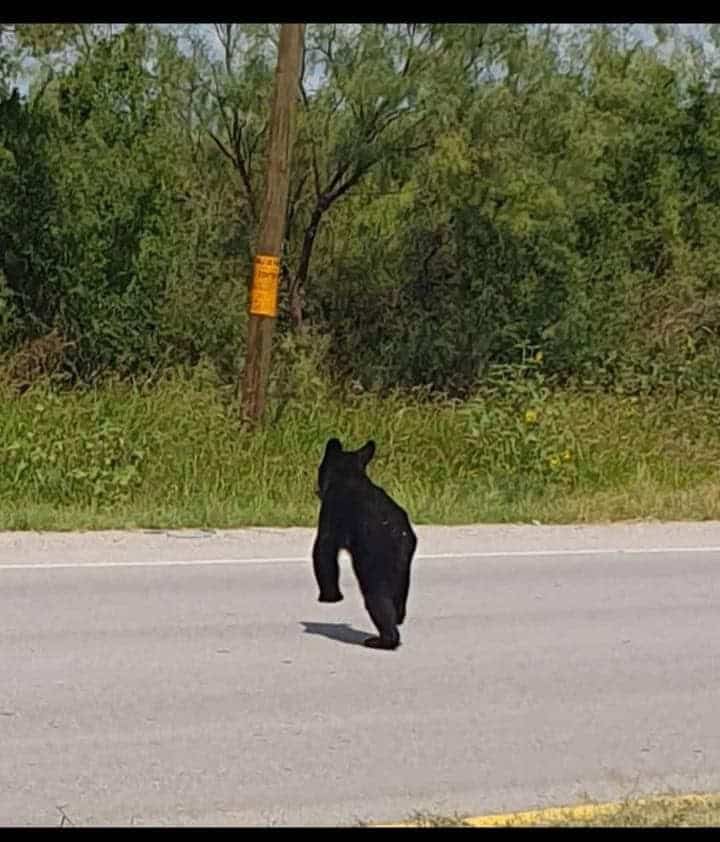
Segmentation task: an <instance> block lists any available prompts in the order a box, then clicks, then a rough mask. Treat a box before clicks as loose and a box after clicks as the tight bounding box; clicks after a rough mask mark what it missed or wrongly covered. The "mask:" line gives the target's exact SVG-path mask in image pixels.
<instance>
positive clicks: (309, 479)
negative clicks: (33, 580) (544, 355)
mask: <svg viewBox="0 0 720 842" xmlns="http://www.w3.org/2000/svg"><path fill="white" fill-rule="evenodd" d="M293 377H294V383H295V385H294V387H293V389H294V390H293V392H292V393H291V394H287V393H285V394H284V396H281V390H278V389H275V391H274V397H273V399H272V400H271V402H270V406H269V411H268V413H267V418H266V421H265V424H264V425H263V427H262V428H261V429H259V430H256V431H254V432H253V431H250V430H248V429H246V428H245V427H244V426H243V425H242V423H241V422H240V420H239V418H238V413H237V408H236V406H235V405H234V403H233V400H232V390H231V389H230V388H229V387H223V386H221V385H220V384H219V383H218V382H217V381H216V380H215V378H214V376H213V375H212V372H211V371H210V370H208V369H204V368H202V367H200V368H198V369H195V370H194V371H193V372H191V373H185V374H183V373H176V374H174V375H173V376H168V377H166V378H165V379H163V380H161V381H160V382H156V383H154V384H153V385H145V386H131V385H128V384H122V383H119V382H115V383H107V384H105V385H103V386H102V387H98V388H96V389H93V390H85V391H65V392H62V391H61V392H58V391H56V390H53V389H52V388H50V387H49V386H47V385H41V384H38V385H35V386H33V387H32V388H30V389H29V390H28V391H26V392H25V393H24V394H22V395H21V396H17V395H15V394H12V393H11V392H10V391H9V390H6V391H5V393H4V394H3V395H2V396H0V397H1V399H0V528H3V529H75V528H115V527H117V528H122V527H141V526H142V527H168V528H170V527H173V528H179V527H197V526H207V527H216V528H228V527H237V526H244V525H257V526H288V525H312V524H313V523H314V522H315V518H316V514H317V499H316V497H315V495H314V493H313V489H314V483H315V473H316V469H317V464H318V461H319V459H320V457H321V455H322V451H323V448H324V444H325V442H326V440H327V439H328V438H329V437H330V436H338V437H340V439H341V440H342V441H343V443H344V444H346V445H347V446H352V447H357V446H359V445H361V444H363V443H364V442H365V441H366V440H367V439H369V438H373V439H375V441H376V442H377V445H378V449H377V454H376V457H375V459H374V461H373V462H372V463H371V465H370V469H369V470H370V475H371V477H372V478H373V479H374V480H376V481H377V482H379V483H380V484H382V485H383V486H385V487H386V488H387V490H388V491H389V492H390V493H391V494H393V495H394V496H395V497H396V498H397V499H398V500H399V501H400V502H401V503H402V504H403V505H405V506H406V507H407V508H408V510H409V511H410V513H411V516H412V517H413V519H414V520H415V522H417V523H445V524H452V523H471V522H527V521H540V522H545V523H551V522H556V523H560V522H572V521H575V522H597V521H608V520H617V519H633V518H673V519H707V518H717V517H720V478H719V476H718V465H720V423H719V422H720V406H718V404H717V402H716V401H714V400H711V399H705V398H703V397H702V396H697V395H695V396H692V395H688V396H681V397H678V396H677V395H674V396H672V397H671V396H668V397H649V396H647V397H638V396H635V397H627V396H620V395H613V394H610V395H608V394H599V393H590V394H583V393H581V392H578V391H572V390H567V389H566V390H557V389H555V390H553V389H549V388H547V387H546V386H544V385H543V383H542V380H541V379H537V378H535V379H527V378H515V379H513V377H511V376H509V375H508V376H507V377H504V378H499V379H498V381H497V383H496V385H495V386H492V385H491V386H490V387H488V388H486V389H484V391H483V392H482V393H479V394H477V395H476V396H475V397H474V398H472V399H470V400H467V401H464V402H458V401H449V400H442V399H438V398H431V397H429V396H427V395H418V394H417V393H414V394H399V393H396V394H387V395H384V396H380V395H377V394H373V393H367V392H362V391H355V392H353V391H352V390H350V392H349V393H348V392H347V391H346V393H345V394H344V395H340V394H339V393H338V392H336V391H334V390H333V389H332V388H331V387H329V386H328V385H327V384H326V383H325V382H324V381H323V380H322V379H321V378H320V377H319V376H318V375H317V373H316V370H315V369H314V368H312V367H308V366H306V367H305V368H304V369H303V368H301V369H300V370H295V371H294V373H293Z"/></svg>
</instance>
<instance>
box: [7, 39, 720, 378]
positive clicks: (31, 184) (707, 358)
mask: <svg viewBox="0 0 720 842" xmlns="http://www.w3.org/2000/svg"><path fill="white" fill-rule="evenodd" d="M207 29H208V28H207V27H205V28H204V29H203V28H202V27H189V28H187V29H186V30H180V29H178V28H174V29H173V28H168V27H159V26H140V25H133V26H127V27H124V28H123V27H115V28H112V27H107V26H90V25H83V26H79V25H63V26H60V25H49V26H38V25H34V26H24V27H17V31H15V32H9V31H0V347H1V348H2V349H3V350H4V351H5V352H6V354H8V362H7V367H8V371H11V373H12V376H13V377H15V379H19V380H20V381H22V382H25V381H26V380H27V381H31V380H32V378H33V376H34V375H33V371H35V372H36V373H37V372H40V373H47V372H48V371H50V370H52V371H54V372H55V373H56V375H58V376H61V375H62V376H65V377H66V378H68V379H70V380H71V381H72V382H81V383H82V382H85V383H87V382H91V381H93V380H94V379H96V378H97V377H98V376H101V375H102V376H106V375H107V374H108V373H116V374H120V375H121V376H140V377H143V378H146V377H148V376H150V375H156V374H157V372H159V371H161V370H163V369H164V368H166V367H168V366H173V365H178V364H189V365H195V364H197V363H198V362H199V361H201V360H205V361H209V362H210V363H211V364H212V365H213V366H214V367H215V368H216V371H217V372H218V375H219V376H220V378H221V380H223V381H225V382H229V381H230V380H231V379H233V377H234V376H235V375H236V373H237V372H236V369H237V365H238V362H239V360H240V359H241V356H242V354H241V352H242V349H243V340H244V330H245V324H246V318H245V301H246V282H247V278H248V275H249V266H250V255H251V253H252V245H253V241H254V236H255V230H256V226H257V221H258V220H257V216H258V205H259V203H260V196H261V191H262V181H263V172H264V162H263V155H264V144H265V138H266V121H267V113H268V103H269V95H270V91H271V86H272V77H273V71H274V64H275V46H274V45H275V42H276V35H277V28H276V27H274V26H259V25H237V24H236V25H218V27H216V29H215V48H214V49H211V48H210V47H209V41H208V40H207V38H203V37H201V36H203V32H205V30H207ZM210 31H211V32H212V30H210ZM207 34H208V32H205V35H207ZM659 34H661V35H663V38H661V39H660V40H659V41H656V42H652V39H651V40H649V41H639V40H638V39H637V38H634V37H631V36H632V28H630V27H608V26H594V27H585V28H578V27H575V28H567V27H566V28H555V27H552V26H535V27H529V26H524V25H519V24H514V25H487V24H473V25H440V24H432V25H419V24H417V25H415V24H412V25H402V26H401V25H392V26H390V25H386V26H383V25H375V24H372V25H371V24H365V25H353V26H349V25H329V24H314V25H310V26H308V27H307V32H306V54H305V62H304V77H303V86H302V91H301V92H300V97H301V101H300V107H299V113H298V119H297V141H296V146H295V151H294V159H293V171H292V184H291V197H290V207H289V213H288V222H289V225H288V235H287V242H286V248H285V252H284V261H283V292H282V302H281V305H282V313H281V319H280V324H279V328H280V331H281V334H282V335H283V336H284V337H285V339H284V340H283V342H284V345H283V346H282V347H283V348H284V349H285V350H284V352H282V351H281V353H280V355H279V356H278V357H277V365H278V366H283V365H285V363H286V362H287V360H288V359H290V358H292V356H293V355H294V354H299V353H302V349H303V347H307V346H308V344H310V345H318V344H319V346H321V347H322V348H325V349H326V351H327V353H326V354H325V356H324V360H323V365H324V366H325V368H326V373H327V374H328V375H332V376H333V377H335V378H336V379H337V380H340V381H343V382H346V383H360V384H362V385H363V386H364V387H373V386H379V387H391V388H392V387H415V386H430V387H432V388H434V389H439V390H441V391H445V392H449V393H455V394H463V393H467V392H468V391H470V390H473V389H475V388H476V387H477V386H478V384H482V383H486V382H490V381H492V380H493V378H497V373H498V371H502V370H503V369H502V368H500V369H498V368H497V367H498V366H507V365H513V366H517V365H521V364H523V363H524V362H527V361H528V360H530V359H532V358H534V356H535V355H536V354H537V353H538V352H540V353H541V354H542V359H543V364H542V371H543V373H544V376H545V377H547V378H550V379H551V380H552V379H553V378H555V379H556V380H557V381H558V382H564V383H566V384H567V383H571V384H572V383H577V384H581V385H587V386H590V387H613V388H615V389H622V390H624V391H629V392H643V391H649V390H652V389H655V388H656V387H671V389H672V390H673V391H674V392H679V391H681V390H682V389H684V388H687V387H690V388H691V389H693V390H694V389H697V388H701V389H702V390H703V391H706V392H707V391H708V390H711V389H714V388H716V386H717V382H718V378H717V377H716V370H717V365H718V362H720V344H719V343H718V335H719V331H720V238H718V236H717V231H718V230H720V157H719V155H720V98H719V96H718V93H717V91H716V70H715V67H714V66H713V62H712V61H711V60H710V59H709V58H708V55H709V53H706V52H705V51H703V50H702V49H701V48H700V47H699V46H698V45H697V44H696V43H693V42H689V41H682V40H675V41H673V39H669V40H667V36H668V34H672V33H668V32H665V33H659ZM706 34H707V37H708V38H710V37H711V36H712V35H713V32H712V31H711V28H708V30H707V33H706ZM28 56H34V57H35V60H36V70H35V76H36V79H35V81H34V83H33V85H32V86H31V89H30V93H29V94H28V96H26V97H20V96H18V95H17V93H16V92H13V90H12V85H11V80H12V78H13V74H16V73H17V71H18V67H19V66H20V65H19V64H18V62H21V61H22V59H23V58H27V57H28ZM48 337H50V339H49V338H48ZM281 338H282V337H281ZM48 348H51V349H52V353H51V352H50V351H48ZM315 351H317V348H315ZM33 354H34V357H33ZM283 354H284V355H283ZM13 355H14V356H13ZM28 357H33V360H34V362H33V363H32V364H30V363H28V364H26V365H24V366H23V364H22V361H23V360H27V358H28ZM28 365H30V369H31V370H28ZM33 365H34V368H32V366H33ZM533 370H534V369H533ZM275 378H276V379H278V378H279V379H280V380H287V377H286V376H285V372H284V369H282V368H281V369H280V370H279V371H276V373H275Z"/></svg>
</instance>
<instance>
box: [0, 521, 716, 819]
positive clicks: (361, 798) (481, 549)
mask: <svg viewBox="0 0 720 842" xmlns="http://www.w3.org/2000/svg"><path fill="white" fill-rule="evenodd" d="M418 533H419V538H420V542H419V547H418V558H417V560H416V562H415V567H414V578H413V582H412V587H411V592H410V600H409V604H408V619H407V621H406V624H405V626H404V627H403V629H402V637H403V645H402V646H401V647H400V649H399V650H397V651H396V652H383V651H375V650H369V649H366V648H364V647H362V646H361V645H358V644H359V641H360V640H361V639H362V638H363V637H364V636H365V635H367V634H369V633H371V632H372V631H373V628H372V625H371V623H370V620H369V618H368V617H367V615H366V614H365V611H364V609H363V606H362V601H361V598H360V596H359V593H358V590H357V586H356V584H355V582H354V580H353V578H352V573H351V571H350V568H349V564H348V563H347V562H343V564H342V568H343V573H342V579H341V586H342V588H343V590H344V593H345V600H344V602H341V603H338V604H334V605H325V604H320V603H318V602H317V601H316V596H317V594H316V586H315V583H314V580H313V576H312V570H311V565H310V561H309V553H310V547H311V544H312V539H313V531H312V530H303V529H293V530H245V531H237V532H234V531H233V532H222V533H217V534H212V533H204V532H201V531H198V532H192V531H191V532H185V533H169V534H166V533H162V532H158V533H142V532H138V533H131V534H124V533H120V532H116V533H99V534H91V533H84V534H74V535H51V534H20V533H4V534H0V679H1V680H0V746H2V751H0V825H2V826H17V825H24V826H26V825H51V826H55V825H59V824H60V823H61V822H63V823H68V822H72V823H73V824H74V825H76V826H84V825H130V824H137V825H176V826H177V825H260V826H265V825H294V826H298V825H352V824H354V823H357V822H360V821H367V822H392V821H399V820H402V819H405V818H407V817H408V816H410V815H411V814H412V813H413V812H414V811H416V810H422V811H429V812H444V813H452V812H455V811H458V812H462V813H470V814H479V813H484V812H499V811H504V810H515V809H525V808H531V807H543V806H547V805H553V804H567V803H572V802H576V801H581V800H586V799H587V798H592V799H598V800H607V799H613V798H618V797H620V798H622V797H625V796H628V795H636V794H641V793H650V792H658V791H667V790H670V789H673V790H676V791H677V790H681V791H688V790H706V791H707V790H720V715H719V714H720V524H717V523H706V524H696V525H679V524H668V525H659V524H638V525H623V526H615V527H586V528H580V527H540V526H537V527H533V526H522V527H474V528H465V527H463V528H436V527H420V528H419V529H418Z"/></svg>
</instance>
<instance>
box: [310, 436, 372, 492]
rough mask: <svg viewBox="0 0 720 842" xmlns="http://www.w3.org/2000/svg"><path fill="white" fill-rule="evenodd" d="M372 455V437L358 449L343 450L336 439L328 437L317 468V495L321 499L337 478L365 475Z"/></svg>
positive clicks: (344, 478) (343, 478)
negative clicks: (328, 439) (323, 453)
mask: <svg viewBox="0 0 720 842" xmlns="http://www.w3.org/2000/svg"><path fill="white" fill-rule="evenodd" d="M374 455H375V442H374V441H373V440H372V439H370V441H369V442H367V444H364V445H363V446H362V447H361V448H360V449H359V450H343V449H342V445H341V444H340V441H339V440H338V439H330V441H329V442H328V443H327V444H326V445H325V455H324V456H323V460H322V462H321V463H320V469H319V470H318V484H317V488H316V493H317V495H318V497H319V498H320V499H321V500H322V499H323V497H324V496H325V493H326V492H327V490H328V488H329V487H330V485H331V484H332V483H333V482H335V481H336V480H338V479H340V480H347V479H351V478H352V477H353V476H365V468H367V466H368V464H369V462H370V460H371V459H372V458H373V456H374Z"/></svg>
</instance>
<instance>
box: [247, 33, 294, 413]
mask: <svg viewBox="0 0 720 842" xmlns="http://www.w3.org/2000/svg"><path fill="white" fill-rule="evenodd" d="M304 30H305V25H304V24H302V23H283V24H281V26H280V43H279V46H278V59H277V69H276V71H275V86H274V90H273V98H272V103H271V106H270V137H269V146H268V165H267V174H266V180H265V197H264V200H263V205H262V216H261V218H260V231H259V236H258V240H257V244H256V249H255V260H254V262H253V275H252V283H251V285H250V295H249V306H248V310H249V314H250V318H249V323H248V338H247V356H246V358H245V370H244V372H243V378H242V402H243V406H244V414H245V416H246V417H247V418H248V419H249V420H250V421H252V422H257V421H259V420H260V419H261V418H262V415H263V411H264V409H265V390H266V387H267V382H268V374H269V372H270V352H271V349H272V335H273V328H274V326H275V318H276V316H277V300H278V283H279V279H280V252H281V250H282V244H283V238H284V236H285V217H286V214H287V198H288V184H289V181H290V157H291V151H292V134H293V133H292V129H293V117H294V114H295V105H296V102H297V98H298V84H299V76H300V66H301V61H302V53H303V37H304Z"/></svg>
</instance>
